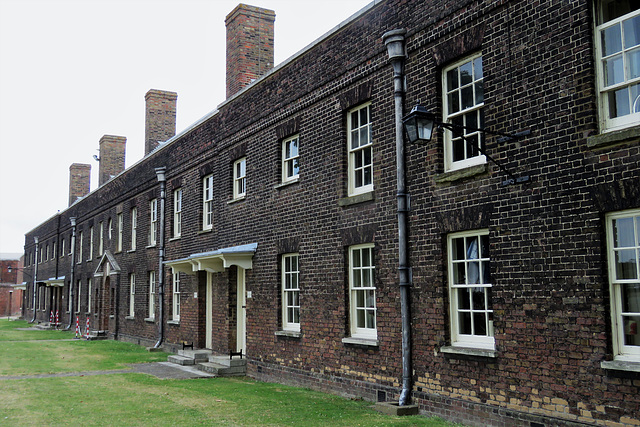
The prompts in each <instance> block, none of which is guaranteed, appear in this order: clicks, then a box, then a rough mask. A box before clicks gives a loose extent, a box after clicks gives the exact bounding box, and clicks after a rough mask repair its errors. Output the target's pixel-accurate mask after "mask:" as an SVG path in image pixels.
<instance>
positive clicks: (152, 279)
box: [148, 270, 156, 319]
mask: <svg viewBox="0 0 640 427" xmlns="http://www.w3.org/2000/svg"><path fill="white" fill-rule="evenodd" d="M148 305H149V316H148V317H149V319H155V318H156V272H155V271H154V270H151V271H150V272H149V304H148Z"/></svg>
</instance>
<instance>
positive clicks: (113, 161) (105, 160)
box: [98, 135, 127, 186]
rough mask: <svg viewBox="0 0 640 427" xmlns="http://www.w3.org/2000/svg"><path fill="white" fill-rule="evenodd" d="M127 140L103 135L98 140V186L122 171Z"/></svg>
mask: <svg viewBox="0 0 640 427" xmlns="http://www.w3.org/2000/svg"><path fill="white" fill-rule="evenodd" d="M126 143H127V138H125V137H124V136H114V135H104V136H103V137H102V138H100V171H99V173H98V175H99V176H98V178H99V179H98V181H99V182H98V185H100V186H101V185H102V184H104V183H106V182H107V181H109V180H110V179H111V178H113V177H114V176H116V175H118V174H119V173H120V172H122V171H123V170H124V155H125V146H126Z"/></svg>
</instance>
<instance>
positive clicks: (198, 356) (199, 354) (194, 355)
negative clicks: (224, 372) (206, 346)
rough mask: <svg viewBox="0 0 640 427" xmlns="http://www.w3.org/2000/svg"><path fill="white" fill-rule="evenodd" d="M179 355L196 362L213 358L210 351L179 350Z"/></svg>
mask: <svg viewBox="0 0 640 427" xmlns="http://www.w3.org/2000/svg"><path fill="white" fill-rule="evenodd" d="M178 355H179V356H183V357H189V358H191V359H193V360H195V361H196V362H201V361H206V360H209V356H211V351H210V350H178Z"/></svg>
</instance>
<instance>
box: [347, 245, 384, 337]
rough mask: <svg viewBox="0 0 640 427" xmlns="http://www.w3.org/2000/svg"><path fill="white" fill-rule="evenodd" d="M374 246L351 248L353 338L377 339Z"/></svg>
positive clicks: (350, 273) (350, 277)
mask: <svg viewBox="0 0 640 427" xmlns="http://www.w3.org/2000/svg"><path fill="white" fill-rule="evenodd" d="M373 247H374V246H373V244H366V245H356V246H351V247H350V248H349V300H350V301H349V305H350V325H351V336H352V337H355V338H364V339H377V337H378V333H377V329H376V286H375V277H374V273H375V264H374V259H373Z"/></svg>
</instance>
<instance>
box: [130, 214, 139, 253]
mask: <svg viewBox="0 0 640 427" xmlns="http://www.w3.org/2000/svg"><path fill="white" fill-rule="evenodd" d="M137 245H138V208H136V207H134V208H131V250H132V251H135V250H136V246H137Z"/></svg>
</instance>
